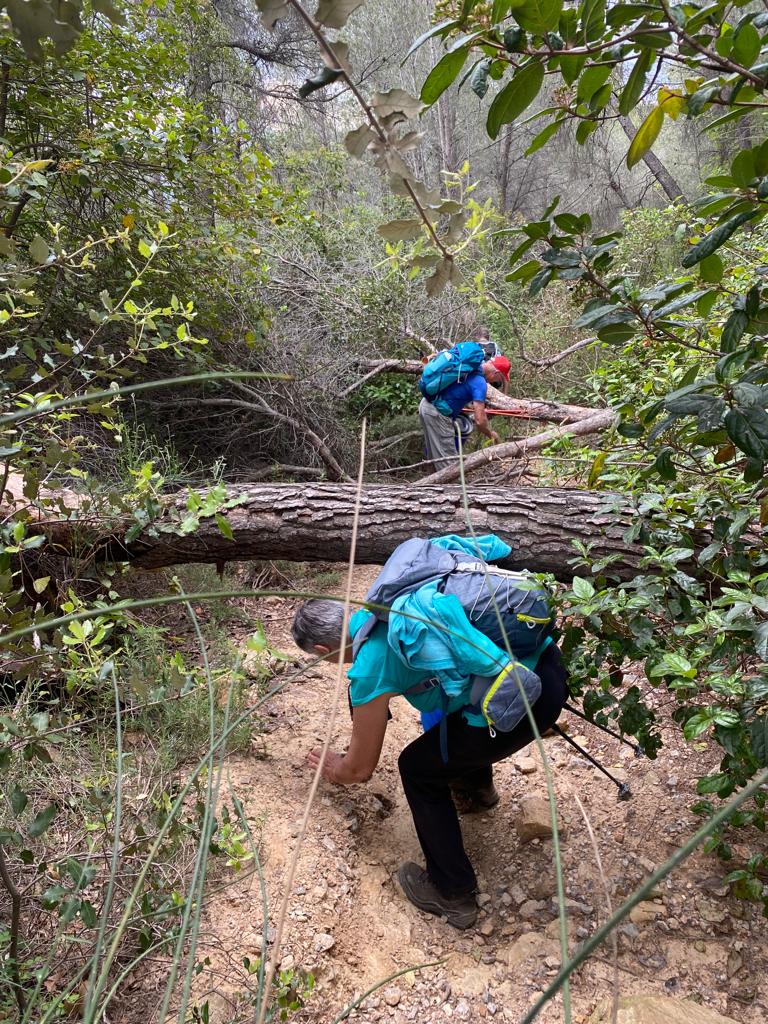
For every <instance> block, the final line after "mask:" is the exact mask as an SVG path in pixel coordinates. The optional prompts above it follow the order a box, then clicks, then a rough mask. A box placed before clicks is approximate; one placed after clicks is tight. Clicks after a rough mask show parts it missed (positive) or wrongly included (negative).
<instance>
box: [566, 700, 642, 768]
mask: <svg viewBox="0 0 768 1024" xmlns="http://www.w3.org/2000/svg"><path fill="white" fill-rule="evenodd" d="M563 707H564V708H565V710H566V711H570V713H571V714H572V715H576V717H577V718H581V719H582V720H583V721H585V722H587V723H588V724H589V725H594V727H595V728H596V729H602V730H603V732H607V733H608V735H609V736H613V738H614V739H615V740H620V741H621V742H622V743H626V745H627V746H628V747H631V748H632V750H634V752H635V757H645V751H644V750H643V748H642V747H641V746H640V745H639V744H637V743H630V741H629V740H628V739H625V737H624V736H622V735H621V734H620V733H618V732H614V731H613V729H609V728H608V727H607V726H606V725H600V723H599V722H595V721H593V720H592V719H591V718H587V716H586V715H585V714H584V712H583V711H579V710H578V708H574V707H571V705H570V704H563Z"/></svg>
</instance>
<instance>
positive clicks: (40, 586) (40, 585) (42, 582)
mask: <svg viewBox="0 0 768 1024" xmlns="http://www.w3.org/2000/svg"><path fill="white" fill-rule="evenodd" d="M50 582H51V577H50V576H41V577H40V578H39V579H37V580H33V581H32V588H33V590H34V591H35V593H36V594H42V593H43V591H44V590H45V588H46V587H47V586H48V584H49V583H50Z"/></svg>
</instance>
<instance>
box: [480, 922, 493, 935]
mask: <svg viewBox="0 0 768 1024" xmlns="http://www.w3.org/2000/svg"><path fill="white" fill-rule="evenodd" d="M494 927H495V925H494V923H493V921H492V920H491V919H490V918H488V920H487V921H483V923H482V924H481V925H480V934H481V935H485V936H488V935H493V931H494Z"/></svg>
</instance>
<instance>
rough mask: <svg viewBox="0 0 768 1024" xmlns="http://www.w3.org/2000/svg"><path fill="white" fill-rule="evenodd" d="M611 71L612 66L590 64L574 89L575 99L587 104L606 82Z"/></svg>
mask: <svg viewBox="0 0 768 1024" xmlns="http://www.w3.org/2000/svg"><path fill="white" fill-rule="evenodd" d="M612 70H613V65H612V64H592V65H591V66H590V67H588V68H587V70H586V71H585V72H584V73H583V74H582V76H581V78H580V79H579V84H578V85H577V87H576V99H577V100H582V101H583V102H585V103H586V102H589V100H591V99H592V97H593V96H594V94H595V93H596V92H597V91H598V90H599V89H601V88H602V87H603V85H604V83H605V82H607V81H608V79H609V78H610V75H611V71H612Z"/></svg>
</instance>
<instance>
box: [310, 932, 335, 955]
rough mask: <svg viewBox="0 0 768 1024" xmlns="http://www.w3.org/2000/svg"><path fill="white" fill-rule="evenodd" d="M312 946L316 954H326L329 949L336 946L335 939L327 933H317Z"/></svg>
mask: <svg viewBox="0 0 768 1024" xmlns="http://www.w3.org/2000/svg"><path fill="white" fill-rule="evenodd" d="M312 945H313V946H314V949H315V952H316V953H327V952H328V950H329V949H333V947H334V946H335V945H336V939H334V937H333V936H332V935H329V934H328V932H318V933H317V934H316V935H315V938H314V941H313V943H312Z"/></svg>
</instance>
